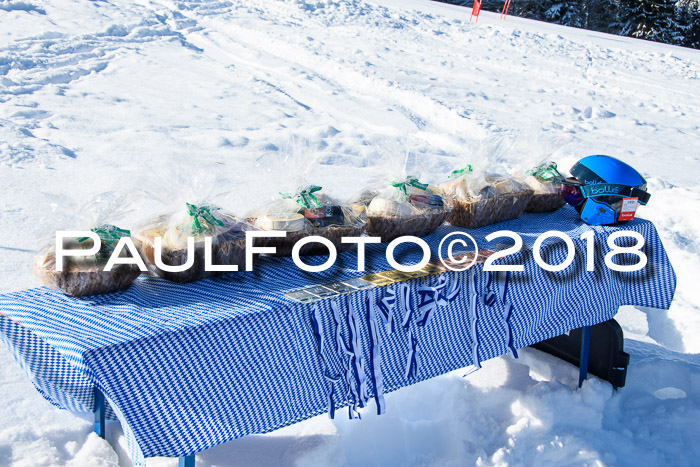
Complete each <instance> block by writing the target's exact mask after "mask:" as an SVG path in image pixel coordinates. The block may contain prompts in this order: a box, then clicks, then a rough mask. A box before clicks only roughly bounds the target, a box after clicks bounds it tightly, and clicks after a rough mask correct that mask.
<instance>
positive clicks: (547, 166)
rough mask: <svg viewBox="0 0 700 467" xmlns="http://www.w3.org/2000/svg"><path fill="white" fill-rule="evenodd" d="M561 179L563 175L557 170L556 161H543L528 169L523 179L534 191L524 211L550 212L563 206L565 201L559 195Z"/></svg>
mask: <svg viewBox="0 0 700 467" xmlns="http://www.w3.org/2000/svg"><path fill="white" fill-rule="evenodd" d="M563 179H564V177H563V176H562V174H560V173H559V171H558V170H557V164H556V162H551V161H550V162H545V163H543V164H540V165H538V166H536V167H533V168H532V169H530V170H529V171H528V172H527V175H526V176H525V177H524V178H523V181H524V182H525V183H526V184H527V185H528V186H529V187H530V188H532V189H533V190H534V192H535V193H534V195H533V196H532V199H531V200H530V202H529V203H528V205H527V206H526V207H525V211H527V212H550V211H556V210H557V209H559V208H561V207H562V206H564V205H565V204H566V201H564V198H563V197H562V196H561V182H562V180H563Z"/></svg>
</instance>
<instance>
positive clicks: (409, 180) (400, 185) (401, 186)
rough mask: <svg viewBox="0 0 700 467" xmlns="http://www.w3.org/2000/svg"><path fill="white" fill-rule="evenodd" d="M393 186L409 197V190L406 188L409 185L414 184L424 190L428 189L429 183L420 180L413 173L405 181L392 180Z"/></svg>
mask: <svg viewBox="0 0 700 467" xmlns="http://www.w3.org/2000/svg"><path fill="white" fill-rule="evenodd" d="M391 186H393V187H395V188H398V189H399V190H400V191H401V193H403V195H404V196H405V197H406V198H409V196H408V190H407V189H406V187H407V186H412V187H415V188H418V189H419V190H423V191H425V190H427V189H428V184H427V183H421V182H419V181H418V179H417V178H416V177H414V176H413V175H409V176H408V177H406V180H404V181H403V182H391Z"/></svg>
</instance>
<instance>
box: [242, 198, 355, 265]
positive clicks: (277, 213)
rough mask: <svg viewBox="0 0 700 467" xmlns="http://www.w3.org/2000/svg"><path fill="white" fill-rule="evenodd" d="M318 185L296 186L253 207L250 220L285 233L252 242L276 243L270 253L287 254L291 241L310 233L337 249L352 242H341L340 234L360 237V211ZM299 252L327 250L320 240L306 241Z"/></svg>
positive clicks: (326, 251) (303, 253) (292, 242)
mask: <svg viewBox="0 0 700 467" xmlns="http://www.w3.org/2000/svg"><path fill="white" fill-rule="evenodd" d="M321 190H322V188H321V187H320V186H317V185H309V186H306V187H303V188H299V189H297V190H296V191H295V192H293V193H280V195H281V198H280V199H278V200H275V201H272V202H270V203H268V204H266V205H264V206H262V207H261V208H260V209H258V210H257V211H255V212H254V213H253V214H252V215H251V217H250V218H249V221H250V223H251V224H253V225H254V226H255V228H257V229H259V230H281V231H285V232H287V235H286V237H268V238H265V237H261V238H256V239H255V246H261V247H275V248H276V253H275V254H274V255H273V256H290V255H291V254H292V249H293V247H294V244H295V243H296V242H298V241H299V240H301V239H302V238H304V237H308V236H311V235H315V236H320V237H324V238H326V239H328V240H330V241H331V243H332V244H333V245H334V246H335V248H336V250H337V251H339V252H340V251H345V250H348V249H350V248H351V247H352V245H353V244H352V243H342V238H343V237H359V236H361V235H362V233H363V231H364V224H365V222H364V219H363V216H362V211H361V210H359V209H358V208H357V207H356V206H352V205H349V204H345V203H341V202H340V201H337V200H335V199H333V198H331V197H330V196H327V195H325V194H324V193H322V192H321ZM299 254H300V255H323V254H328V248H326V247H325V246H324V245H322V244H320V243H316V242H314V243H307V244H306V245H303V246H302V247H301V249H300V250H299Z"/></svg>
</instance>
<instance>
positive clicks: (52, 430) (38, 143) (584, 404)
mask: <svg viewBox="0 0 700 467" xmlns="http://www.w3.org/2000/svg"><path fill="white" fill-rule="evenodd" d="M469 13H470V10H469V9H464V8H458V7H454V6H450V5H444V4H439V3H433V2H430V1H427V0H368V1H360V0H318V1H313V0H245V1H244V0H240V1H235V0H231V1H224V0H222V1H214V0H200V1H185V0H182V1H167V0H119V1H106V0H96V1H87V0H51V1H48V0H27V1H14V0H12V1H8V0H0V187H1V196H0V253H1V254H2V258H3V261H2V262H1V263H0V274H1V275H0V277H1V278H2V281H0V292H9V291H14V290H20V289H24V288H28V287H34V286H37V285H39V283H38V280H37V279H35V277H34V276H33V275H32V273H31V269H30V266H29V262H30V258H31V254H32V252H33V250H34V249H35V248H36V246H37V241H38V239H39V238H41V237H42V235H44V234H45V233H46V232H47V231H48V230H50V229H51V227H52V225H47V222H50V219H51V214H50V205H51V204H52V203H54V204H56V203H57V204H59V205H61V206H76V205H77V203H79V202H80V201H81V200H82V201H84V200H86V199H89V198H90V197H91V196H93V195H95V194H97V193H100V192H103V191H105V190H108V189H119V190H121V191H130V190H132V189H133V190H136V189H144V190H147V191H150V192H153V193H154V194H155V195H157V196H158V197H161V198H172V197H176V196H178V193H176V192H175V190H176V188H177V187H178V186H181V185H182V184H185V183H187V182H188V181H189V180H191V179H193V178H196V177H197V176H198V174H204V173H212V172H214V173H216V174H217V175H218V177H219V179H220V180H219V182H220V183H221V186H226V187H232V186H233V187H236V191H237V192H239V193H240V195H239V196H235V197H234V198H233V199H232V203H233V207H234V208H235V209H236V210H238V212H244V211H245V210H246V208H247V207H249V206H247V205H246V203H249V202H250V201H251V200H255V199H264V198H266V197H269V196H270V194H271V193H274V192H276V191H277V190H276V189H275V187H274V186H270V185H271V184H270V183H265V180H267V178H266V177H267V175H265V174H261V172H260V170H259V168H258V167H257V166H256V160H257V159H258V157H259V156H260V155H261V154H264V153H267V152H270V151H274V150H276V149H277V148H282V147H284V145H285V144H286V142H287V141H288V139H289V137H290V135H297V136H302V137H303V138H305V139H306V140H307V141H309V143H310V144H311V146H312V147H313V148H315V150H316V151H317V152H318V153H319V154H321V156H322V158H321V163H322V164H321V166H320V167H321V168H320V169H319V170H318V172H317V175H316V178H315V179H314V180H315V182H316V183H319V184H321V185H323V186H324V188H326V189H328V190H329V191H331V192H334V193H338V194H340V195H347V194H350V193H352V192H353V191H356V190H357V189H358V188H359V186H358V182H357V180H362V179H363V177H364V178H366V179H367V180H369V179H372V178H373V177H376V175H377V172H378V171H379V170H382V168H381V163H382V162H381V161H378V160H377V159H376V157H375V154H374V149H373V148H374V147H375V146H376V145H385V144H387V142H389V143H391V142H394V141H399V142H408V144H409V145H410V147H411V149H412V151H414V152H415V153H416V154H419V159H420V161H421V162H422V163H423V165H424V166H425V174H426V178H427V179H429V180H430V179H432V180H431V181H440V180H441V178H442V176H443V175H444V174H445V173H447V172H448V171H449V170H452V169H453V168H454V166H455V164H456V163H457V162H456V161H458V160H460V159H458V157H463V156H464V154H465V153H468V150H469V148H472V147H473V144H474V142H475V141H479V140H481V139H483V138H486V137H489V136H492V135H496V134H504V133H508V134H511V133H514V132H516V131H517V132H519V133H520V134H521V140H520V141H521V143H520V145H519V147H518V150H519V151H522V158H527V157H530V156H531V155H532V154H536V153H538V151H541V147H540V146H541V145H540V144H539V143H538V141H540V142H541V141H542V140H543V139H545V140H548V139H557V140H560V141H563V142H565V143H566V146H565V147H564V148H563V155H562V156H561V157H560V159H559V161H560V167H563V168H567V167H569V166H570V165H571V164H572V163H573V162H574V161H575V160H576V158H577V157H580V156H584V155H588V154H595V153H605V154H610V155H614V156H617V157H620V158H622V159H624V160H626V161H628V162H630V163H631V164H633V165H634V166H635V167H636V168H637V169H639V170H640V171H641V172H643V173H644V174H645V176H647V178H648V180H649V190H650V192H651V193H652V200H651V203H650V205H649V206H648V207H646V208H641V215H642V216H643V217H646V218H648V219H651V220H653V221H654V222H655V223H656V225H657V228H658V229H659V231H660V234H661V236H662V238H663V240H664V243H665V246H666V248H667V250H668V253H669V255H670V257H671V260H672V262H673V265H674V267H675V269H676V272H677V274H678V289H677V292H676V297H675V300H674V302H673V305H672V307H671V309H670V310H668V311H662V310H652V309H640V308H635V307H626V308H624V309H622V310H621V311H620V313H619V314H618V320H619V321H620V323H621V324H622V325H623V328H624V330H625V335H626V337H627V341H626V346H627V350H628V352H629V353H631V355H632V362H631V366H630V368H629V375H628V382H627V387H626V388H624V389H623V390H621V391H619V392H613V391H612V389H611V387H610V385H608V384H607V383H603V382H601V381H599V380H596V379H592V380H589V381H587V382H586V383H585V384H584V387H583V388H582V389H580V390H578V389H576V380H575V378H576V369H575V368H574V367H572V366H570V365H567V364H564V363H562V362H561V361H558V360H556V359H554V358H551V357H549V356H547V355H544V354H542V353H539V352H537V351H534V350H524V351H522V356H521V358H520V359H519V360H513V359H510V358H508V357H502V358H498V359H494V360H492V361H489V362H487V363H486V364H485V365H484V368H483V369H482V370H480V371H479V372H477V373H474V374H472V375H470V376H468V377H467V378H463V377H462V376H463V373H464V372H463V371H461V372H455V373H453V374H449V375H445V376H443V377H439V378H436V379H433V380H431V381H427V382H424V383H420V384H418V385H415V386H413V387H409V388H405V389H402V390H400V391H398V392H396V393H392V394H389V395H388V396H387V404H388V409H389V413H388V414H387V415H384V416H381V417H376V416H372V415H371V413H369V411H368V413H367V414H366V415H365V417H364V420H363V421H362V422H357V421H348V420H344V419H343V418H342V417H338V419H337V420H335V421H330V420H328V419H327V417H323V416H322V417H317V418H314V419H311V420H308V421H306V422H303V423H299V424H297V425H294V426H291V427H287V428H284V429H282V430H279V431H277V432H274V433H271V434H268V435H264V436H250V437H247V438H244V439H240V440H236V441H234V442H231V443H228V444H226V445H223V446H219V447H216V448H214V449H211V450H209V451H207V452H205V453H203V454H201V455H198V456H197V462H198V465H291V464H300V465H331V464H332V465H339V464H348V465H368V464H371V465H417V464H420V465H471V464H475V463H477V464H483V465H492V464H498V465H503V464H512V465H521V464H538V465H542V464H545V465H546V464H557V465H572V464H573V465H579V464H585V465H601V464H604V465H662V464H664V465H668V464H671V465H695V464H696V462H697V461H696V459H697V458H698V456H700V444H698V443H697V439H698V438H699V437H700V422H699V421H698V420H700V357H699V356H698V355H697V354H698V352H700V339H698V333H699V332H700V313H698V312H699V311H700V288H699V287H697V286H696V285H695V284H694V280H695V277H696V275H697V273H698V271H700V247H699V243H698V241H697V238H698V235H700V217H698V213H700V183H699V182H698V180H699V179H700V80H699V74H700V69H699V66H700V65H698V64H699V63H700V61H699V59H700V52H698V51H694V50H689V49H682V48H677V47H672V46H668V45H663V44H656V43H650V42H644V41H638V40H634V39H629V38H622V37H617V36H609V35H605V34H599V33H593V32H589V31H584V30H576V29H570V28H564V27H560V26H555V25H548V24H545V23H539V22H534V21H527V20H522V19H518V18H510V17H509V18H508V19H507V21H505V22H504V21H500V20H499V18H498V15H495V14H490V13H488V12H482V13H481V18H480V20H479V22H478V24H475V23H470V22H469ZM517 158H518V157H515V159H517ZM280 171H282V172H283V171H284V169H281V170H280ZM164 176H165V177H169V179H170V180H171V181H172V180H173V178H172V177H177V178H176V179H175V183H170V186H169V187H168V186H167V184H163V183H162V179H163V177H164ZM164 185H166V186H164ZM56 194H59V195H60V196H57V195H56ZM149 203H150V201H149ZM145 205H146V203H145V201H144V206H145ZM73 209H78V208H75V207H74V208H73ZM138 214H140V215H142V217H143V215H145V212H144V211H139V212H138ZM0 394H1V395H2V398H3V401H4V403H3V404H2V405H0V464H2V465H8V464H12V465H17V466H21V465H32V466H33V465H65V464H70V465H76V466H82V465H116V464H117V463H119V464H120V465H129V460H128V457H127V455H126V450H125V441H124V438H123V436H121V434H120V431H119V429H118V425H117V424H114V425H113V426H109V427H108V433H109V434H110V435H109V436H110V441H111V443H112V446H114V447H115V448H112V447H111V446H110V445H109V444H108V443H107V442H105V441H103V440H101V439H99V438H97V437H96V436H95V435H93V434H90V431H91V422H90V420H88V418H82V417H80V416H76V415H73V414H70V413H67V412H65V411H59V410H57V409H55V408H53V407H52V406H50V405H49V404H48V403H47V402H45V401H44V400H43V399H42V398H41V396H40V395H39V394H38V393H37V392H36V391H35V390H34V389H33V387H32V386H31V384H30V383H29V382H28V380H27V379H26V378H25V376H24V374H23V373H22V371H21V370H20V368H19V366H18V365H17V364H16V363H14V361H13V360H12V358H11V357H10V355H9V353H8V352H7V351H6V350H4V348H3V349H0ZM173 463H174V461H173V460H172V459H155V460H153V461H152V462H149V465H172V464H173Z"/></svg>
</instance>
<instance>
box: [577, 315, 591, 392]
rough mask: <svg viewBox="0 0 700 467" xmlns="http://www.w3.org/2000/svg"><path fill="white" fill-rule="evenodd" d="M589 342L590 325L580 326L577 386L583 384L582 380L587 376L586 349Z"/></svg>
mask: <svg viewBox="0 0 700 467" xmlns="http://www.w3.org/2000/svg"><path fill="white" fill-rule="evenodd" d="M590 343H591V327H590V326H584V327H583V328H581V355H580V358H579V366H578V387H581V386H582V385H583V381H584V380H585V379H586V377H587V376H588V349H589V347H590Z"/></svg>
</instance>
